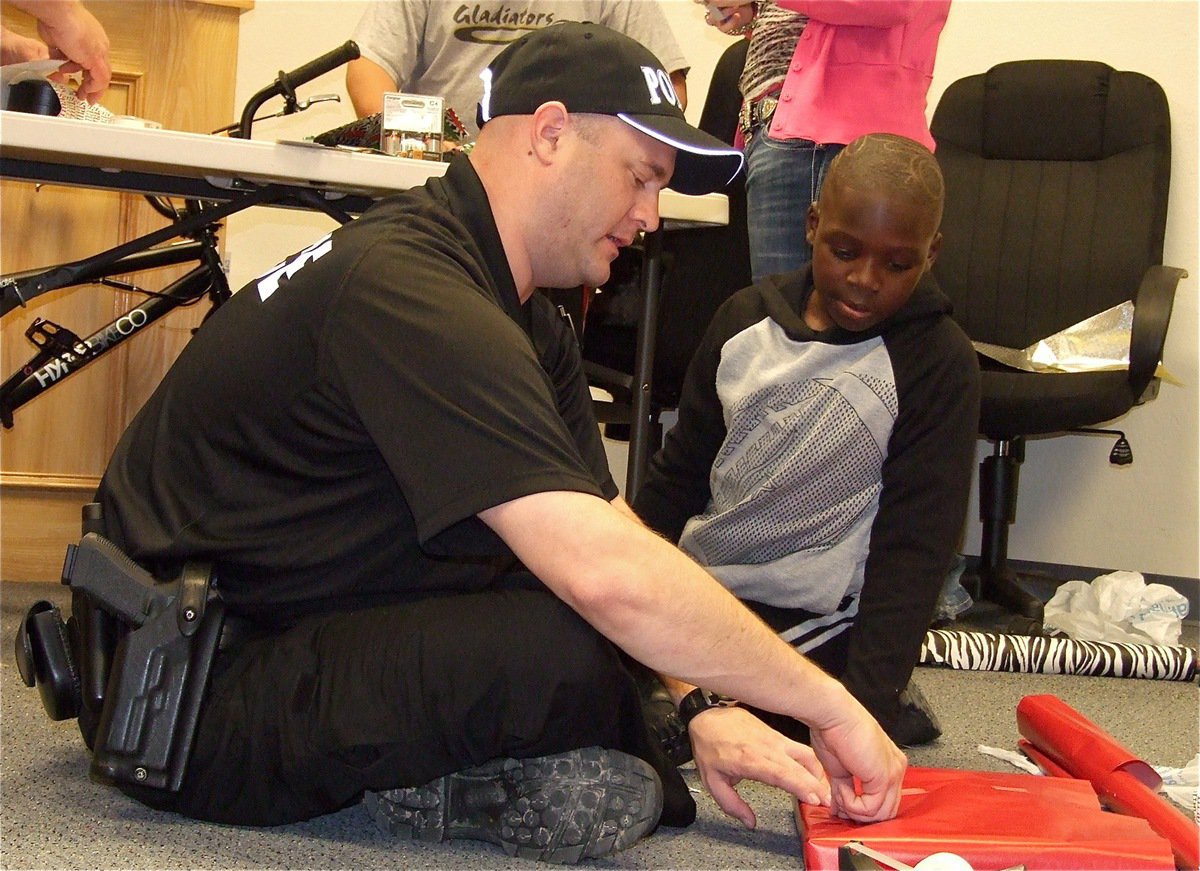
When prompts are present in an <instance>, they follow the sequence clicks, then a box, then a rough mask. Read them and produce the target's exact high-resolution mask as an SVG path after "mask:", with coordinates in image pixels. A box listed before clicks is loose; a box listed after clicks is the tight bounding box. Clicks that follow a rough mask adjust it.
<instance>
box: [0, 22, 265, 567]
mask: <svg viewBox="0 0 1200 871" xmlns="http://www.w3.org/2000/svg"><path fill="white" fill-rule="evenodd" d="M252 6H253V2H252V0H154V2H147V0H106V2H103V3H100V2H93V3H90V4H88V8H89V9H90V10H91V11H92V12H93V14H95V15H96V17H97V18H98V19H99V20H100V21H101V23H102V24H103V25H104V28H105V30H106V31H107V33H108V35H109V39H110V42H111V44H112V51H111V60H112V68H113V81H112V84H111V85H110V87H109V89H108V91H107V92H106V93H105V95H104V98H103V101H102V102H103V105H104V106H105V107H106V108H108V109H110V110H111V111H113V112H114V113H115V114H119V115H137V116H139V117H143V118H148V119H151V120H154V121H158V122H160V123H162V125H163V126H164V127H166V128H168V129H173V130H184V131H188V132H195V133H207V132H209V131H212V130H215V129H216V128H218V127H221V126H224V125H225V124H228V123H229V122H231V121H233V120H236V118H237V116H238V108H237V107H235V106H234V75H235V68H236V65H237V40H238V17H239V15H240V14H241V13H242V12H243V11H244V10H246V9H248V8H251V7H252ZM3 18H4V24H5V26H7V27H9V28H11V29H13V30H16V31H17V32H20V33H24V34H27V35H35V34H36V26H35V23H34V22H33V20H32V19H30V18H29V17H28V16H25V15H23V14H21V13H19V12H14V11H12V10H10V9H8V8H7V7H5V9H4V13H3ZM2 136H3V130H0V137H2ZM164 224H165V220H164V219H163V218H162V217H161V216H160V215H158V213H156V212H155V211H154V210H153V209H152V208H151V207H150V206H149V205H148V204H147V203H146V202H145V201H144V200H143V199H142V198H140V197H137V196H134V195H131V194H117V193H112V192H107V191H95V190H85V189H81V188H70V187H60V186H53V185H41V186H35V185H32V184H28V183H23V182H9V181H6V182H0V272H4V273H9V272H15V271H18V270H22V269H32V268H35V267H41V266H47V265H50V264H53V263H59V262H63V261H67V260H72V259H76V258H80V257H86V256H89V255H92V254H96V253H98V252H100V251H103V250H105V249H106V248H110V247H112V246H113V245H116V244H119V243H120V242H123V241H126V240H128V239H131V238H134V237H135V236H139V235H141V234H143V233H146V232H148V231H150V230H152V229H155V228H157V227H159V226H163V225H164ZM183 270H184V267H180V268H178V269H177V270H176V271H175V272H174V273H172V272H171V271H170V270H156V274H154V275H152V276H137V275H134V276H131V277H130V280H131V281H132V283H134V284H139V285H144V286H147V287H150V288H153V289H157V288H159V287H161V286H162V285H163V284H164V283H165V282H166V280H167V279H169V278H170V277H174V275H177V274H179V273H180V272H182V271H183ZM142 298H143V297H141V296H135V295H132V294H126V293H123V292H120V291H114V290H111V289H108V288H103V287H98V286H92V287H83V288H75V289H68V290H64V291H59V292H56V293H51V294H46V295H45V296H43V297H39V298H38V299H37V300H35V301H33V302H32V303H31V304H30V305H29V306H28V307H27V308H25V309H22V310H19V311H17V312H13V313H12V314H10V315H9V316H7V317H6V318H5V322H4V324H3V326H2V331H0V367H2V370H0V371H2V372H3V376H4V377H7V376H8V375H9V374H10V373H12V372H13V371H15V369H16V368H17V367H19V366H21V365H22V364H24V363H25V362H26V361H27V360H28V359H29V358H30V357H31V356H32V355H33V353H34V351H35V349H34V347H33V346H32V345H31V344H30V343H29V341H28V340H27V339H26V338H25V331H26V329H27V328H28V327H29V325H30V324H31V323H32V322H33V320H34V318H38V317H41V318H44V319H47V320H50V321H53V322H55V323H58V324H61V325H63V326H65V327H68V328H69V329H71V330H72V331H73V332H75V333H77V334H79V335H86V334H88V333H90V332H92V331H94V330H96V329H98V328H100V327H102V326H104V325H105V324H107V323H108V322H110V321H111V320H113V319H114V318H115V317H117V316H118V315H119V314H120V313H122V312H124V311H126V310H127V309H129V308H130V307H132V306H133V305H134V304H136V302H138V301H140V300H141V299H142ZM205 311H206V307H205V306H204V305H200V306H195V307H192V308H186V309H177V310H176V311H174V312H172V313H171V314H170V315H169V316H168V317H166V318H163V319H162V320H161V321H159V322H157V323H156V324H155V325H153V326H152V327H151V328H150V329H148V330H147V331H146V332H145V333H143V334H142V335H139V336H137V337H135V338H133V339H131V340H130V341H129V342H128V343H126V344H123V345H121V346H120V347H119V348H117V349H116V350H114V351H113V352H111V353H109V354H106V355H104V356H103V357H101V358H100V359H99V360H97V361H95V362H94V363H92V364H90V365H88V366H86V367H85V368H83V369H82V370H80V371H79V372H77V373H76V374H73V375H71V376H70V377H69V378H67V379H66V380H64V381H63V382H62V383H61V384H58V385H56V386H55V387H54V388H53V389H52V390H50V391H49V392H47V393H46V394H44V395H42V396H39V397H38V398H36V399H34V400H33V401H32V402H30V403H29V404H27V405H25V406H23V407H22V408H20V409H18V410H17V411H16V413H15V415H14V427H13V428H12V429H9V430H3V431H2V432H0V577H2V578H3V579H5V580H58V577H59V572H60V570H61V567H62V556H63V550H64V548H65V546H66V544H67V543H68V542H70V541H74V540H76V539H77V538H78V537H79V510H80V507H81V506H82V505H83V504H85V503H87V502H89V501H91V496H92V493H93V491H94V490H95V487H96V484H97V483H98V481H99V478H100V475H101V474H102V473H103V471H104V467H105V465H106V463H107V462H108V458H109V456H110V454H111V453H112V450H113V447H114V446H115V444H116V442H117V439H119V438H120V435H121V433H122V432H123V431H124V429H125V426H126V425H127V424H128V423H129V421H130V420H131V419H132V417H133V416H134V415H135V414H136V413H137V411H138V409H139V408H140V407H141V405H142V403H143V402H145V400H146V398H147V397H148V396H149V395H150V393H151V392H152V391H153V390H154V388H155V386H156V385H157V384H158V382H159V380H160V379H161V378H162V375H163V373H164V372H166V370H167V368H168V367H169V366H170V365H171V363H172V362H173V361H174V359H175V357H176V356H177V355H178V354H179V351H180V350H181V349H182V348H183V346H184V344H186V342H187V340H188V338H189V337H190V335H191V330H192V329H193V328H194V327H195V326H196V325H197V324H198V323H199V319H200V318H201V317H202V316H203V314H204V312H205Z"/></svg>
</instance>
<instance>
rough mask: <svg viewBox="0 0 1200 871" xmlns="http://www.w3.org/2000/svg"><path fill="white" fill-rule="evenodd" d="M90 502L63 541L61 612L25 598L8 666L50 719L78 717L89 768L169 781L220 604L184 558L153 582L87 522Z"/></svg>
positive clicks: (215, 638)
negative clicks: (172, 572)
mask: <svg viewBox="0 0 1200 871" xmlns="http://www.w3.org/2000/svg"><path fill="white" fill-rule="evenodd" d="M97 509H98V506H87V507H85V509H84V511H85V515H84V516H85V518H90V519H85V522H84V532H85V534H84V536H83V538H82V539H81V540H80V542H79V544H77V545H68V547H67V556H66V560H65V562H64V564H63V576H62V580H63V583H64V584H66V585H67V586H68V587H70V588H71V616H70V618H69V619H67V620H66V621H65V622H64V621H63V619H62V615H61V612H60V611H59V608H58V607H57V606H56V605H54V604H52V603H51V602H48V601H44V600H43V601H40V602H37V603H35V604H34V605H33V607H31V608H30V609H29V612H28V613H27V614H26V616H25V619H24V621H22V624H21V627H20V630H19V631H18V633H17V639H16V648H17V651H16V652H17V667H18V669H19V670H20V673H21V678H22V679H23V680H24V681H25V684H26V685H27V686H31V687H32V686H36V687H37V688H38V691H39V692H40V693H41V697H42V703H43V705H44V706H45V708H46V713H47V714H49V715H50V717H51V719H55V720H65V719H70V718H73V717H77V718H78V719H79V727H80V731H81V732H82V733H83V738H84V741H85V743H86V744H87V746H88V747H89V748H90V749H91V750H92V765H91V776H92V777H93V778H95V779H97V780H101V781H104V782H109V783H125V784H137V785H140V786H150V787H156V788H159V789H166V790H171V791H174V790H178V789H179V787H180V785H181V784H182V782H183V776H184V772H185V769H186V766H187V761H188V757H189V756H190V754H191V749H192V742H193V739H194V737H195V733H196V725H197V723H198V721H199V716H200V705H201V702H202V700H203V697H204V692H205V689H206V688H207V685H208V676H209V672H210V670H211V668H212V663H213V660H214V658H215V656H216V652H217V645H218V642H219V641H220V638H221V628H222V625H223V623H224V616H225V615H224V607H223V605H222V602H221V599H220V597H219V596H218V595H217V591H216V589H215V584H214V579H213V576H212V571H211V565H209V564H207V563H188V564H186V565H185V566H184V567H183V570H182V572H181V573H180V575H179V577H177V578H176V579H175V580H173V581H167V582H160V581H159V580H157V579H156V578H155V577H154V576H153V575H151V574H150V573H149V572H147V571H146V570H145V569H143V568H142V567H141V566H139V565H138V564H137V563H135V562H134V561H133V560H131V559H130V558H129V557H128V556H127V555H126V554H125V553H124V552H122V551H121V550H120V548H118V547H117V546H116V545H115V544H113V543H112V542H111V541H109V540H108V539H106V538H104V537H103V536H102V535H100V534H99V533H98V532H97V531H94V530H95V529H96V527H98V526H99V522H98V521H99V517H98V513H97ZM89 528H91V529H92V530H93V531H88V530H89Z"/></svg>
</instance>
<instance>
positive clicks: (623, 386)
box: [583, 360, 633, 402]
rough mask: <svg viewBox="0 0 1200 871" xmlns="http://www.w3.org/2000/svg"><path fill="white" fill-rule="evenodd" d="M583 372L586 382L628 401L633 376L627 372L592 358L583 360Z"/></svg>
mask: <svg viewBox="0 0 1200 871" xmlns="http://www.w3.org/2000/svg"><path fill="white" fill-rule="evenodd" d="M583 374H584V377H585V378H586V379H587V383H588V384H591V385H594V386H596V387H599V388H601V389H602V390H607V391H608V392H609V393H611V394H613V395H614V397H615V398H617V399H619V400H620V399H623V400H624V401H626V402H628V401H629V396H630V393H631V392H632V390H633V376H632V375H630V374H629V373H628V372H621V371H620V370H618V369H613V368H612V367H610V366H604V365H602V364H600V363H596V362H593V361H592V360H584V361H583Z"/></svg>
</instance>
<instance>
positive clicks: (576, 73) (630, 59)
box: [476, 21, 745, 194]
mask: <svg viewBox="0 0 1200 871" xmlns="http://www.w3.org/2000/svg"><path fill="white" fill-rule="evenodd" d="M479 77H480V78H481V79H483V99H482V100H481V101H480V103H479V110H478V113H477V115H476V120H477V122H478V124H479V126H480V127H483V125H484V124H486V123H487V122H488V121H490V120H491V119H492V118H496V117H499V116H501V115H532V114H533V113H534V112H535V111H536V110H537V108H538V107H539V106H541V105H542V104H543V103H549V102H551V101H554V100H557V101H559V102H561V103H562V104H563V105H565V106H566V107H567V111H568V112H583V113H590V114H596V115H613V116H615V117H617V118H620V119H621V120H622V121H624V122H625V123H626V124H628V125H629V126H630V127H633V128H635V129H637V130H640V131H641V132H643V133H645V134H646V135H647V136H651V137H653V138H655V139H657V140H658V141H660V142H663V143H666V144H667V145H671V146H673V147H674V148H676V149H677V153H676V156H675V173H674V175H672V176H671V181H670V186H671V188H672V189H674V190H676V191H678V192H679V193H681V194H707V193H711V192H712V191H715V190H720V189H721V188H723V187H724V186H725V185H727V184H728V183H729V182H730V181H732V180H733V179H734V177H735V176H736V175H737V174H738V173H739V172H741V169H742V163H743V162H744V160H745V158H744V157H743V155H742V152H741V151H740V150H738V149H736V148H733V147H731V146H730V145H728V144H726V143H724V142H722V141H721V140H720V139H717V138H716V137H715V136H709V135H708V134H707V133H705V132H703V131H701V130H697V129H696V128H695V127H693V126H692V125H691V124H689V123H688V122H687V121H686V120H685V119H684V117H683V110H682V109H681V108H680V107H679V98H678V97H677V96H676V95H675V89H674V87H672V85H671V77H670V75H669V74H668V73H667V71H666V70H664V69H663V67H662V64H661V63H660V62H659V60H658V58H656V57H655V56H654V54H653V53H652V52H651V51H650V50H649V49H648V48H646V47H645V46H644V45H642V44H641V43H640V42H638V41H637V40H634V39H631V38H630V37H628V36H625V35H624V34H623V33H618V32H617V31H615V30H611V29H609V28H607V27H604V26H603V25H600V24H591V23H587V22H583V23H581V22H576V21H562V22H558V23H556V24H551V25H549V26H548V27H543V28H540V29H539V30H535V31H532V32H531V33H527V34H526V35H525V36H522V37H521V38H520V39H518V40H516V41H515V42H513V43H511V44H509V46H508V47H507V48H505V49H504V51H502V52H500V54H498V55H497V56H496V59H495V60H493V61H492V62H491V64H489V65H488V67H487V69H485V70H484V71H483V72H482V73H480V74H479Z"/></svg>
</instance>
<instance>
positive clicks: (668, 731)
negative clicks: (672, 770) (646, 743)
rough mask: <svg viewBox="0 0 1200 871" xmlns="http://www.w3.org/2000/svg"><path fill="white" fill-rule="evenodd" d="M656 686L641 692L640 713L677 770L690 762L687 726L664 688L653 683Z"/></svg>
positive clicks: (690, 752)
mask: <svg viewBox="0 0 1200 871" xmlns="http://www.w3.org/2000/svg"><path fill="white" fill-rule="evenodd" d="M655 684H656V686H654V687H652V688H651V689H649V691H646V690H643V696H642V713H643V714H644V715H645V717H646V723H647V725H649V727H650V732H651V734H652V735H654V738H655V740H656V741H658V743H659V745H660V746H661V747H662V749H663V752H664V753H666V754H667V758H668V759H669V760H671V764H672V765H674V766H675V767H676V768H678V767H679V766H680V765H683V764H685V763H688V762H691V761H692V741H691V738H690V737H688V731H687V726H685V725H684V724H683V720H682V719H681V718H680V716H679V710H678V709H677V708H676V707H675V702H674V701H672V699H671V694H670V693H668V692H667V690H666V687H664V686H663V685H662V684H660V683H658V682H657V681H655Z"/></svg>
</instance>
